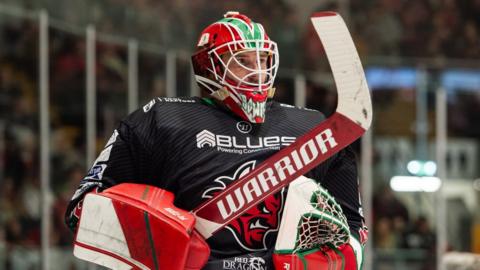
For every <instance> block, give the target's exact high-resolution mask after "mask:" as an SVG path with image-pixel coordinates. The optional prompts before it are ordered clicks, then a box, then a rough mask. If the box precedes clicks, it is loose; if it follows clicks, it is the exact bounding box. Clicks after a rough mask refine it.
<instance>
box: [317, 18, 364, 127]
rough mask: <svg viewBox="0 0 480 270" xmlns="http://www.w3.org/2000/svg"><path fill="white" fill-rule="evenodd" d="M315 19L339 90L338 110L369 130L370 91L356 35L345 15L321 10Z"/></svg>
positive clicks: (318, 33)
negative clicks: (357, 48)
mask: <svg viewBox="0 0 480 270" xmlns="http://www.w3.org/2000/svg"><path fill="white" fill-rule="evenodd" d="M311 21H312V23H313V26H314V27H315V31H316V32H317V35H318V36H319V37H320V40H321V42H322V45H323V47H324V48H325V53H326V55H327V58H328V62H329V63H330V68H331V69H332V73H333V78H334V80H335V85H336V87H337V92H338V105H337V112H339V113H341V114H343V115H345V116H346V117H348V118H350V119H351V120H352V121H353V122H355V123H357V124H359V125H360V126H361V127H362V128H364V129H365V130H367V129H368V128H369V127H370V125H371V122H372V104H371V101H370V93H369V89H368V85H367V80H366V78H365V73H364V71H363V67H362V63H361V61H360V57H359V56H358V53H357V50H356V48H355V44H354V43H353V39H352V37H351V35H350V32H349V31H348V28H347V25H346V24H345V22H344V21H343V19H342V17H341V16H340V15H339V14H338V13H335V12H331V11H326V12H318V13H315V14H313V15H312V17H311Z"/></svg>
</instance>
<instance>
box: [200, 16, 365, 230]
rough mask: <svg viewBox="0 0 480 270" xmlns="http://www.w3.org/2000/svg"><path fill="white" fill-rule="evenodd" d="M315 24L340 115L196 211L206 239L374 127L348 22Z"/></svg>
mask: <svg viewBox="0 0 480 270" xmlns="http://www.w3.org/2000/svg"><path fill="white" fill-rule="evenodd" d="M311 20H312V23H313V26H314V27H315V30H316V32H317V34H318V35H319V37H320V40H321V42H322V44H323V47H324V48H325V53H326V55H327V57H328V61H329V63H330V67H331V69H332V73H333V77H334V80H335V85H336V88H337V92H338V104H337V110H336V111H335V113H334V114H333V115H332V116H331V117H329V118H328V119H326V120H325V121H323V122H322V123H320V124H319V125H318V126H316V127H314V128H313V129H312V130H311V131H309V132H308V133H306V134H304V135H303V136H301V137H299V138H298V139H297V140H296V141H295V142H294V143H293V144H291V145H290V146H288V147H286V148H284V149H282V150H281V151H279V152H277V153H276V154H275V155H273V156H272V157H270V158H269V159H267V160H265V161H264V162H263V163H262V164H260V166H259V167H257V168H256V169H254V170H253V171H251V172H250V173H248V174H247V175H245V176H244V177H242V178H240V179H238V180H236V181H235V182H234V183H233V184H231V185H229V186H228V187H227V188H226V189H225V190H223V191H222V192H220V193H219V194H217V195H216V196H215V197H213V198H212V199H210V200H208V201H206V202H204V203H203V204H201V205H200V206H199V207H197V208H196V209H194V210H193V214H194V215H195V216H196V224H195V228H196V230H197V231H198V232H199V233H200V234H201V235H202V236H203V237H204V238H205V239H208V238H209V237H210V236H212V235H213V234H214V233H215V232H217V231H219V230H220V229H222V228H223V227H225V226H226V225H228V223H230V222H231V221H232V220H234V219H235V218H237V217H238V216H240V215H241V214H243V213H244V212H246V211H248V210H249V209H250V208H251V207H253V206H255V205H257V204H258V203H260V202H261V201H263V200H264V199H265V198H266V197H268V196H270V195H272V194H274V193H276V192H278V191H279V190H280V189H282V188H283V187H285V186H287V185H288V184H289V183H290V182H292V181H293V180H295V179H296V178H297V177H299V176H301V175H303V174H305V173H307V172H308V171H310V170H311V169H313V168H314V167H316V166H317V165H319V164H320V163H322V162H323V161H325V160H326V159H328V158H329V157H331V156H332V155H334V154H335V153H337V152H338V151H340V150H341V149H343V148H345V147H347V146H348V145H350V144H351V143H352V142H354V141H355V140H356V139H358V138H360V137H361V136H362V135H363V134H364V133H365V131H366V130H367V129H368V128H369V127H370V124H371V121H372V105H371V101H370V94H369V90H368V86H367V82H366V79H365V74H364V72H363V67H362V64H361V62H360V58H359V56H358V53H357V50H356V49H355V45H354V43H353V40H352V37H351V36H350V33H349V31H348V29H347V26H346V25H345V22H344V21H343V19H342V18H341V16H340V15H339V14H337V13H335V12H319V13H315V14H314V15H313V16H312V18H311Z"/></svg>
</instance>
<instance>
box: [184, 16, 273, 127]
mask: <svg viewBox="0 0 480 270" xmlns="http://www.w3.org/2000/svg"><path fill="white" fill-rule="evenodd" d="M224 17H225V18H223V19H222V20H220V21H217V22H215V23H213V24H212V25H210V26H208V27H207V28H206V29H205V30H204V31H203V32H202V34H201V35H200V39H199V41H198V45H197V51H196V53H195V54H194V55H193V56H192V63H193V69H194V71H195V78H196V80H197V83H198V84H199V85H200V87H202V88H203V89H205V90H206V91H207V92H209V93H210V95H211V96H212V97H214V98H215V99H217V100H219V101H220V102H222V103H223V104H224V105H225V106H226V107H227V108H229V109H230V110H231V111H232V112H234V113H235V114H237V115H238V116H240V117H241V118H243V119H244V120H247V121H249V122H252V123H263V122H264V121H265V105H266V102H267V99H268V98H271V97H273V94H274V88H273V82H274V79H275V75H276V73H277V68H278V62H279V59H278V50H277V44H276V43H275V42H273V41H271V40H270V39H269V37H268V36H267V34H266V33H265V30H264V28H263V26H262V25H261V24H259V23H255V22H252V21H251V20H250V19H249V18H248V17H247V16H245V15H242V14H239V13H238V12H227V14H225V15H224Z"/></svg>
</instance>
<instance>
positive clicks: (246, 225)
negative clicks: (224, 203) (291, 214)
mask: <svg viewBox="0 0 480 270" xmlns="http://www.w3.org/2000/svg"><path fill="white" fill-rule="evenodd" d="M255 163H256V161H255V160H253V161H248V162H246V163H244V164H243V165H241V166H240V167H239V168H238V169H237V170H236V172H235V174H234V175H233V177H230V176H220V177H218V178H217V179H215V180H214V184H215V186H214V187H211V188H209V189H207V190H205V192H204V193H203V194H202V198H204V199H210V198H212V197H213V196H214V195H215V194H217V193H218V192H220V191H222V190H224V189H225V188H226V186H227V185H229V184H230V183H231V182H233V181H234V180H236V179H239V178H241V177H243V176H245V175H246V174H247V173H249V172H250V171H252V170H253V169H254V168H255ZM284 191H285V189H282V190H281V191H280V192H278V193H277V194H274V195H272V196H270V197H268V198H266V199H265V200H264V201H263V202H262V203H259V204H258V205H256V206H255V207H253V208H252V209H250V210H248V211H247V212H246V213H245V214H243V215H241V216H240V217H239V218H237V219H236V220H234V221H232V222H231V223H230V225H228V226H226V228H227V229H228V230H229V231H230V232H231V233H232V234H233V236H234V237H235V239H236V240H237V243H238V244H239V245H240V246H242V247H243V248H244V249H246V250H249V251H258V250H266V249H267V247H266V243H265V241H266V238H267V235H268V234H269V233H272V232H276V231H278V228H279V221H280V215H281V213H282V209H283V203H284V193H285V192H284Z"/></svg>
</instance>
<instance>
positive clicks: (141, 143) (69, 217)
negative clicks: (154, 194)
mask: <svg viewBox="0 0 480 270" xmlns="http://www.w3.org/2000/svg"><path fill="white" fill-rule="evenodd" d="M132 117H134V116H132ZM132 117H131V118H132ZM127 120H128V119H127ZM127 120H125V121H122V122H121V123H120V125H119V126H118V128H117V129H115V130H114V132H113V134H112V136H111V137H110V139H109V140H108V142H107V143H106V145H105V148H104V149H103V150H102V152H101V153H100V154H99V155H98V157H97V159H96V160H95V162H94V163H93V165H92V166H91V168H90V170H89V171H88V173H87V175H86V176H85V177H84V178H83V179H82V180H81V181H80V184H79V186H78V188H77V190H76V191H75V193H74V195H73V197H72V199H71V201H70V202H69V204H68V206H67V210H66V213H65V222H66V224H67V225H68V226H69V227H70V229H71V230H75V228H76V226H77V222H78V219H79V216H80V213H81V208H82V200H83V198H84V196H85V194H87V193H89V192H101V191H102V190H104V189H106V188H109V187H111V186H113V185H116V184H119V183H123V182H130V183H132V182H133V183H147V182H148V180H149V179H148V175H149V169H148V168H149V162H150V160H151V159H150V158H149V156H150V153H149V151H148V147H147V144H148V143H149V142H148V140H145V139H144V138H142V136H141V133H139V130H142V128H139V126H133V127H132V125H131V124H130V123H129V121H127Z"/></svg>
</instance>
